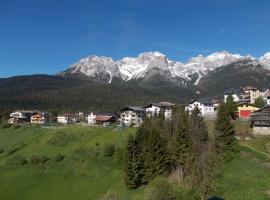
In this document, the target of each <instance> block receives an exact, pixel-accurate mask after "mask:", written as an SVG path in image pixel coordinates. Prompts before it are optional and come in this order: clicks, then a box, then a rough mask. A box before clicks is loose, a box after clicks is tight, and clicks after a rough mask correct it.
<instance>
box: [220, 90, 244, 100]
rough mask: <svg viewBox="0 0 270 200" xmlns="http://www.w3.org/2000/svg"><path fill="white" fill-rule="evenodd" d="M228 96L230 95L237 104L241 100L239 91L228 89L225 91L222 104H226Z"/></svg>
mask: <svg viewBox="0 0 270 200" xmlns="http://www.w3.org/2000/svg"><path fill="white" fill-rule="evenodd" d="M229 95H232V97H233V101H234V102H239V101H241V99H242V95H241V91H240V90H239V89H229V90H226V91H225V94H224V102H225V103H226V102H227V98H228V96H229Z"/></svg>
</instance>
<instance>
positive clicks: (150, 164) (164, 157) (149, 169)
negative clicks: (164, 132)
mask: <svg viewBox="0 0 270 200" xmlns="http://www.w3.org/2000/svg"><path fill="white" fill-rule="evenodd" d="M144 144H145V145H144V146H143V158H144V169H145V175H146V176H145V177H144V178H145V179H144V181H145V182H149V181H150V180H152V179H153V178H154V177H155V176H156V175H159V174H162V173H164V172H165V171H166V170H167V169H168V165H169V156H168V151H167V142H166V140H165V139H164V138H162V137H161V136H160V133H159V131H158V130H157V129H153V130H151V131H150V132H149V134H148V137H147V141H146V142H144Z"/></svg>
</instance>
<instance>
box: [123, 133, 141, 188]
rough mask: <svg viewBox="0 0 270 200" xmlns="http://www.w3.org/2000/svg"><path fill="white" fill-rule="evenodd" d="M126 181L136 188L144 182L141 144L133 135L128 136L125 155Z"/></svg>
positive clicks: (128, 184)
mask: <svg viewBox="0 0 270 200" xmlns="http://www.w3.org/2000/svg"><path fill="white" fill-rule="evenodd" d="M125 173H126V176H125V183H126V185H127V187H128V188H130V189H134V188H137V187H138V186H140V185H141V184H142V179H143V161H142V158H141V153H140V149H139V145H138V143H137V141H136V139H135V138H134V137H133V136H130V137H129V138H128V143H127V148H126V155H125Z"/></svg>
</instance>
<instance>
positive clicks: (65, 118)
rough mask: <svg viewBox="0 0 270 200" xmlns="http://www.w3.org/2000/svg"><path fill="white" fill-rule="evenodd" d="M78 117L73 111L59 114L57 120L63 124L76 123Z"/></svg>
mask: <svg viewBox="0 0 270 200" xmlns="http://www.w3.org/2000/svg"><path fill="white" fill-rule="evenodd" d="M77 121H78V120H77V118H76V117H75V116H74V115H73V114H71V113H65V114H63V115H59V116H57V122H58V123H61V124H68V123H72V122H73V123H75V122H77Z"/></svg>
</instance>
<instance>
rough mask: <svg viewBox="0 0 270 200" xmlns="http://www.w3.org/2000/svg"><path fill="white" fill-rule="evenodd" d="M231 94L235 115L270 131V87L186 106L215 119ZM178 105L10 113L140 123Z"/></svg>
mask: <svg viewBox="0 0 270 200" xmlns="http://www.w3.org/2000/svg"><path fill="white" fill-rule="evenodd" d="M229 96H231V98H233V101H234V102H235V103H236V105H237V109H236V111H235V117H236V118H239V119H240V120H246V121H250V126H251V127H252V129H253V134H254V135H270V90H269V89H258V88H255V87H250V86H247V87H244V88H240V89H230V90H227V91H225V92H224V95H223V99H216V98H215V99H194V100H191V101H190V102H189V103H188V104H187V105H184V106H185V110H186V111H188V112H191V111H192V110H193V109H194V108H195V107H197V108H199V110H200V111H201V115H202V116H204V117H205V118H207V119H215V117H216V114H217V110H218V107H219V103H220V102H224V103H226V101H227V98H228V97H229ZM258 98H260V99H262V100H263V102H264V105H263V106H261V107H259V106H256V105H255V102H256V99H258ZM175 106H177V105H176V104H174V103H171V102H159V103H151V104H149V105H147V106H145V107H137V106H127V107H124V108H122V109H121V110H120V112H119V113H115V112H99V111H97V112H95V111H92V112H76V113H70V112H68V113H62V114H60V115H57V116H53V115H52V114H51V113H49V112H44V111H39V110H15V111H14V112H12V113H10V118H9V119H8V123H9V124H38V125H44V124H63V125H66V124H83V125H89V126H105V127H106V126H111V125H117V126H120V127H131V126H132V127H138V126H140V125H141V124H142V122H143V120H144V118H145V117H146V116H147V117H150V116H154V115H155V114H157V115H158V114H160V113H162V114H163V115H164V118H165V119H167V120H169V119H170V118H171V115H172V111H173V108H174V107H175Z"/></svg>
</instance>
